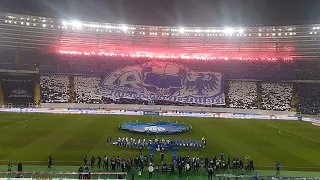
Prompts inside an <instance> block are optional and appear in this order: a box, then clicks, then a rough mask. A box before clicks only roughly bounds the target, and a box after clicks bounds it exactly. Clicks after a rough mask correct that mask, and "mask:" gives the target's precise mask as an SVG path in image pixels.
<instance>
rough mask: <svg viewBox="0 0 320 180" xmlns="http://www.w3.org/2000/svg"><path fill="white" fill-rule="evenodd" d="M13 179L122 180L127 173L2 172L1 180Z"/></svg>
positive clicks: (0, 173)
mask: <svg viewBox="0 0 320 180" xmlns="http://www.w3.org/2000/svg"><path fill="white" fill-rule="evenodd" d="M13 178H20V179H29V178H31V179H32V180H43V179H47V180H60V179H64V180H76V179H97V180H100V179H101V180H121V179H126V178H127V173H126V172H91V173H86V172H84V173H79V172H0V180H8V179H13Z"/></svg>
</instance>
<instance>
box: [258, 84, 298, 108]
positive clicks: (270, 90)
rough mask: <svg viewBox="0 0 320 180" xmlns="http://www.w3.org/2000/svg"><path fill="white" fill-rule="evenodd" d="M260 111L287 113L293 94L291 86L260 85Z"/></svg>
mask: <svg viewBox="0 0 320 180" xmlns="http://www.w3.org/2000/svg"><path fill="white" fill-rule="evenodd" d="M261 90H262V109H266V110H276V111H289V110H290V103H291V98H292V92H293V85H292V84H284V83H262V84H261Z"/></svg>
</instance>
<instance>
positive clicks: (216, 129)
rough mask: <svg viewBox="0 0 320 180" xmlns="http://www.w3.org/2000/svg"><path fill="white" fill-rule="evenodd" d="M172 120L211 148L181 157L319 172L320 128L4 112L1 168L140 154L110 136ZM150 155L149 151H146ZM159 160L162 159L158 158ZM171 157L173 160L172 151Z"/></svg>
mask: <svg viewBox="0 0 320 180" xmlns="http://www.w3.org/2000/svg"><path fill="white" fill-rule="evenodd" d="M152 119H153V120H154V121H157V120H171V121H178V122H184V123H186V124H191V125H192V126H193V129H192V130H191V131H190V132H189V133H184V134H179V135H173V136H170V137H171V138H175V137H179V138H192V139H200V138H201V137H202V136H205V137H206V139H207V143H208V146H207V147H206V148H204V149H201V150H198V151H194V150H191V149H187V150H186V149H179V150H178V155H185V154H188V155H190V156H208V157H213V156H215V155H217V156H218V155H219V153H220V152H221V151H224V152H225V153H226V155H227V156H231V157H234V156H237V157H244V156H246V155H249V156H250V157H251V158H252V159H253V160H254V163H255V165H256V166H258V168H259V169H267V168H273V167H274V164H275V161H276V160H278V161H280V162H281V165H282V167H283V168H285V169H289V170H314V171H320V128H319V127H316V126H313V125H311V124H309V123H304V122H297V121H271V120H235V119H217V118H215V119H213V118H189V117H188V118H187V117H153V118H152V117H149V116H107V115H58V114H18V113H16V114H14V113H10V114H5V113H3V114H0V164H6V163H7V162H8V161H11V162H13V161H22V162H24V164H43V163H46V160H47V157H48V155H50V154H52V155H53V157H54V159H55V160H54V164H60V165H78V164H82V158H83V156H84V155H88V156H92V155H94V156H98V155H101V156H103V155H105V154H107V155H108V156H113V155H125V156H136V155H137V154H138V150H136V149H127V148H118V147H116V146H114V145H109V144H107V143H106V137H107V136H109V135H111V136H112V137H113V139H116V138H117V137H119V136H122V137H123V136H125V137H130V136H133V137H136V138H139V137H140V138H142V137H143V138H146V139H149V138H153V137H154V136H148V135H142V134H130V133H128V132H121V131H120V130H119V129H118V126H119V124H120V123H122V122H124V121H136V120H139V121H152ZM144 153H145V154H146V155H147V154H148V153H149V152H148V150H145V152H144ZM155 156H156V158H159V156H160V155H159V156H157V155H156V154H155ZM166 159H167V160H168V161H169V160H170V159H171V152H168V154H167V155H166Z"/></svg>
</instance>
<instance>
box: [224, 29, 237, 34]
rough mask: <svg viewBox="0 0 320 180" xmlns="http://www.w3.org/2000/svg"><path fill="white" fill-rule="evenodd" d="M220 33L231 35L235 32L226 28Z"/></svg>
mask: <svg viewBox="0 0 320 180" xmlns="http://www.w3.org/2000/svg"><path fill="white" fill-rule="evenodd" d="M222 32H223V33H225V34H233V33H234V32H235V30H234V29H232V28H226V29H224V30H223V31H222Z"/></svg>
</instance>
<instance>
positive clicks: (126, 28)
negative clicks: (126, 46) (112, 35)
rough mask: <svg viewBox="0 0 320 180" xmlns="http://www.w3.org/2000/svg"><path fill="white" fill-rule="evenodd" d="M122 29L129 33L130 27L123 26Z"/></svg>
mask: <svg viewBox="0 0 320 180" xmlns="http://www.w3.org/2000/svg"><path fill="white" fill-rule="evenodd" d="M121 29H122V30H123V31H128V29H129V28H128V26H121Z"/></svg>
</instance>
